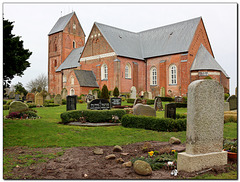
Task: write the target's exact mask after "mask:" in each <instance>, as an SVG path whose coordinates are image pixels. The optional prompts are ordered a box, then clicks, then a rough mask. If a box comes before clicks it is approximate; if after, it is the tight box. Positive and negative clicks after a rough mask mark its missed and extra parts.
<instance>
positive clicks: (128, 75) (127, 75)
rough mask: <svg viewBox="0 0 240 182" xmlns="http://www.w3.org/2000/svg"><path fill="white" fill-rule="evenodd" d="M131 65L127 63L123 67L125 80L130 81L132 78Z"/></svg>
mask: <svg viewBox="0 0 240 182" xmlns="http://www.w3.org/2000/svg"><path fill="white" fill-rule="evenodd" d="M131 76H132V71H131V65H130V64H129V63H127V64H126V66H125V78H127V79H131V78H132V77H131Z"/></svg>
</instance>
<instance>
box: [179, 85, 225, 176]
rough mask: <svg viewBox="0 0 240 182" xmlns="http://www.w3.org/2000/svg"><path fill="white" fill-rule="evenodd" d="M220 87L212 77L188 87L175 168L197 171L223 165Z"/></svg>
mask: <svg viewBox="0 0 240 182" xmlns="http://www.w3.org/2000/svg"><path fill="white" fill-rule="evenodd" d="M223 110H224V89H223V87H222V85H221V84H220V83H218V82H217V81H215V80H196V81H194V82H192V83H191V84H190V85H189V86H188V111H187V112H188V117H187V132H186V135H187V137H186V139H187V140H186V152H183V153H179V154H178V162H177V169H178V171H187V172H193V171H199V170H202V169H204V168H209V167H213V166H221V165H225V164H227V152H225V151H222V148H223V127H224V111H223Z"/></svg>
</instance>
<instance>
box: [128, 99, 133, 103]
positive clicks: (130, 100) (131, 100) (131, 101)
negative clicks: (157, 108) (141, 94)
mask: <svg viewBox="0 0 240 182" xmlns="http://www.w3.org/2000/svg"><path fill="white" fill-rule="evenodd" d="M134 101H135V99H127V103H132V104H133V103H134Z"/></svg>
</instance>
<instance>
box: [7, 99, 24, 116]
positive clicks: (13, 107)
mask: <svg viewBox="0 0 240 182" xmlns="http://www.w3.org/2000/svg"><path fill="white" fill-rule="evenodd" d="M26 109H28V105H27V104H25V103H23V102H20V101H13V102H12V103H11V104H10V106H9V114H10V113H12V112H20V111H24V110H26Z"/></svg>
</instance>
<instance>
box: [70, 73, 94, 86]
mask: <svg viewBox="0 0 240 182" xmlns="http://www.w3.org/2000/svg"><path fill="white" fill-rule="evenodd" d="M74 73H75V75H76V77H77V80H78V83H79V84H80V86H81V87H97V88H98V87H99V86H98V83H97V81H96V77H95V75H94V73H93V71H87V70H74Z"/></svg>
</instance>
